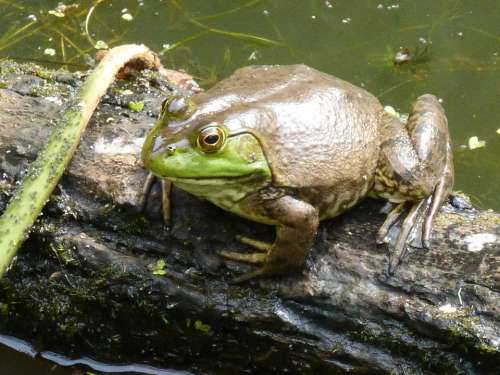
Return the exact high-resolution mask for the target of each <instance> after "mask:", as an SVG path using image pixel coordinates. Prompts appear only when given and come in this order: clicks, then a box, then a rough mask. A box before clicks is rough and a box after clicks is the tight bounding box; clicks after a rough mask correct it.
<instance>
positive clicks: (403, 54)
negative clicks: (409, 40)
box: [394, 47, 411, 65]
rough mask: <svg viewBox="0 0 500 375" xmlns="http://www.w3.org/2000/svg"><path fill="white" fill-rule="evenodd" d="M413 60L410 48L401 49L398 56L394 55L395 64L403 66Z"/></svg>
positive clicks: (397, 53)
mask: <svg viewBox="0 0 500 375" xmlns="http://www.w3.org/2000/svg"><path fill="white" fill-rule="evenodd" d="M410 60H411V53H410V49H409V48H403V47H401V48H400V49H399V51H398V52H396V55H394V64H396V65H401V64H404V63H407V62H410Z"/></svg>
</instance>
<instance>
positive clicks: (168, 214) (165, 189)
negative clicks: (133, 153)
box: [139, 173, 172, 228]
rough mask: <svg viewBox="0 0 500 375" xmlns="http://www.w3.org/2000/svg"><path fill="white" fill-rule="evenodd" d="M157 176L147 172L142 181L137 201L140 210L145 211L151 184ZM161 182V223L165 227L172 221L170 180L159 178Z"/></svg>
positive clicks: (168, 226) (151, 187)
mask: <svg viewBox="0 0 500 375" xmlns="http://www.w3.org/2000/svg"><path fill="white" fill-rule="evenodd" d="M158 179H159V178H158V177H156V176H155V175H154V174H153V173H149V174H148V176H147V177H146V180H145V181H144V185H143V188H142V193H141V197H140V201H139V207H140V209H141V212H145V211H146V206H147V203H148V199H149V196H150V195H151V190H152V189H153V185H154V184H155V182H156V181H157V180H158ZM159 180H160V184H161V212H162V217H163V223H164V224H165V226H166V227H167V228H170V225H171V223H172V206H171V199H170V194H171V191H172V182H171V181H169V180H166V179H159Z"/></svg>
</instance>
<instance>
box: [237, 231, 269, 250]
mask: <svg viewBox="0 0 500 375" xmlns="http://www.w3.org/2000/svg"><path fill="white" fill-rule="evenodd" d="M236 239H237V240H238V241H240V242H241V243H244V244H245V245H249V246H252V247H253V248H254V249H256V250H259V251H263V252H265V253H269V251H270V249H271V247H272V246H273V245H272V244H270V243H268V242H264V241H259V240H255V239H253V238H250V237H245V236H240V235H238V236H236Z"/></svg>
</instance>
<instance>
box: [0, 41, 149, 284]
mask: <svg viewBox="0 0 500 375" xmlns="http://www.w3.org/2000/svg"><path fill="white" fill-rule="evenodd" d="M138 58H139V59H145V60H148V62H149V65H150V66H156V64H155V57H154V55H153V53H152V52H151V51H150V50H149V49H148V48H147V47H145V46H142V45H134V44H130V45H123V46H120V47H116V48H113V49H112V50H110V51H109V52H108V54H107V55H106V56H105V57H104V58H103V60H102V61H101V62H100V63H99V65H98V66H97V67H96V68H95V69H94V71H93V72H92V73H91V74H90V75H89V76H88V78H87V80H86V81H85V83H84V84H83V86H82V87H81V89H80V91H79V92H78V93H77V95H76V97H75V99H74V100H73V101H72V103H71V104H70V105H69V107H68V109H67V110H66V112H65V114H64V116H63V118H62V119H61V121H59V122H58V124H57V125H56V127H55V128H54V130H53V132H52V134H51V136H50V138H49V140H48V142H47V144H46V146H45V148H44V149H43V150H42V151H41V152H40V153H39V155H38V157H37V159H36V160H35V161H34V162H33V163H32V164H31V166H30V168H29V170H28V172H27V174H26V176H25V178H24V181H23V183H22V185H21V186H20V187H19V189H18V190H17V191H16V192H15V195H14V197H13V199H12V200H11V202H10V204H9V206H8V207H7V209H6V210H5V212H4V213H3V215H2V216H1V217H0V278H1V277H3V275H4V274H5V272H6V271H7V269H8V267H9V266H10V264H11V262H12V259H13V258H14V256H15V255H16V252H17V249H18V248H19V247H20V246H21V244H22V243H23V241H24V239H25V238H26V237H27V234H28V232H29V230H30V228H31V226H32V225H33V223H34V222H35V220H36V218H37V217H38V215H39V214H40V212H41V211H42V209H43V207H44V205H45V203H46V202H47V201H48V199H49V197H50V195H51V194H52V191H53V190H54V188H55V187H56V185H57V183H58V182H59V179H60V178H61V176H62V174H63V172H64V170H65V169H66V167H67V166H68V164H69V162H70V160H71V158H72V157H73V155H74V153H75V150H76V148H77V146H78V143H79V141H80V137H81V136H82V134H83V132H84V131H85V128H86V126H87V124H88V122H89V120H90V118H91V116H92V113H93V112H94V110H95V108H96V107H97V104H98V103H99V100H100V99H101V97H102V96H103V95H104V94H105V93H106V90H107V88H108V87H109V86H110V85H111V83H113V81H114V79H115V75H116V73H117V72H118V71H119V70H120V68H122V67H123V66H124V65H125V64H126V63H127V62H128V61H130V60H134V59H138Z"/></svg>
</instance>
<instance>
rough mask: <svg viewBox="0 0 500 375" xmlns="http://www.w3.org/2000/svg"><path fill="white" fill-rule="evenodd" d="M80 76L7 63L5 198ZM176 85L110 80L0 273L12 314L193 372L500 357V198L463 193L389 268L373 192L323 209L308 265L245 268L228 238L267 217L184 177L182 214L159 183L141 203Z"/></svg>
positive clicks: (117, 356) (383, 366)
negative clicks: (197, 191)
mask: <svg viewBox="0 0 500 375" xmlns="http://www.w3.org/2000/svg"><path fill="white" fill-rule="evenodd" d="M80 78H81V75H79V74H69V73H64V72H52V71H45V70H43V69H41V68H39V67H36V66H33V65H23V66H20V65H16V64H14V63H12V62H6V61H4V62H2V63H1V65H0V196H1V198H0V211H2V210H3V209H4V208H5V205H6V203H7V201H8V199H9V197H10V196H11V194H12V193H13V190H14V188H15V186H16V181H18V180H19V179H20V177H21V176H22V173H23V171H24V170H25V169H26V166H27V165H28V163H29V162H30V161H32V160H33V159H34V158H35V156H36V154H37V151H38V150H39V149H40V148H41V147H42V145H43V144H44V141H45V140H46V139H47V138H48V135H49V134H50V131H51V129H52V128H53V124H54V123H55V121H56V120H57V119H58V118H59V117H60V116H61V110H62V108H63V106H64V103H65V102H66V101H67V100H68V99H69V98H70V97H71V96H72V95H74V91H75V87H78V86H79V85H80V84H81V81H80ZM174 89H175V87H173V86H172V85H171V84H168V83H164V82H162V81H161V80H159V79H158V78H157V77H156V76H154V75H153V74H151V73H147V72H146V73H141V74H140V75H139V76H138V77H137V78H136V79H135V80H134V81H131V82H120V83H117V84H116V85H115V86H114V87H113V89H112V90H111V91H110V92H109V93H108V95H107V96H106V97H105V98H104V100H103V103H102V104H101V105H100V107H99V108H98V111H97V112H96V113H95V114H94V116H93V119H92V121H91V124H90V127H89V129H88V131H87V133H86V134H85V135H84V136H83V139H82V142H81V144H80V146H79V148H78V151H77V154H76V155H75V158H74V159H73V161H72V163H71V166H70V168H69V169H68V170H67V172H66V174H65V176H64V177H63V179H62V181H61V183H60V184H59V188H58V191H57V192H56V194H54V196H53V197H52V199H51V201H50V202H49V204H48V206H47V207H46V209H45V210H44V213H43V216H41V217H40V218H39V219H38V221H37V223H36V226H35V228H34V229H33V230H32V232H31V234H30V238H29V239H28V241H27V242H26V243H25V245H24V246H23V248H22V249H21V250H20V252H19V254H18V256H17V259H16V261H15V263H14V265H13V266H12V267H11V269H10V270H9V272H8V273H7V275H6V277H5V278H4V279H3V280H1V281H0V301H1V302H0V316H1V319H0V331H1V332H3V333H6V334H11V335H15V336H18V337H22V338H25V339H28V340H29V341H31V342H36V343H37V349H39V350H52V351H56V352H59V353H63V354H65V355H68V356H71V357H79V356H91V357H94V358H96V359H98V360H102V361H109V362H114V363H118V362H121V363H123V362H140V363H148V364H151V365H154V366H159V367H168V368H176V369H180V370H188V371H191V372H193V373H216V374H240V373H277V374H279V373H293V374H313V373H314V374H317V373H328V374H331V373H333V374H335V373H348V372H349V373H351V372H354V373H370V374H371V373H381V374H386V373H396V374H427V373H429V374H432V373H439V374H455V373H456V374H459V373H460V374H461V373H467V374H489V373H491V374H493V373H495V372H496V371H498V363H499V360H500V337H499V336H500V335H499V332H500V324H499V312H500V311H499V310H500V307H499V302H500V298H499V265H500V256H499V249H500V242H499V241H500V215H498V214H497V213H495V212H492V211H481V210H477V209H474V208H471V207H468V206H467V204H463V200H461V199H459V198H456V199H455V205H454V206H453V205H451V204H448V205H446V206H445V207H444V208H443V209H442V210H441V213H440V215H439V216H438V218H437V222H436V225H435V228H434V232H433V240H432V245H433V249H432V250H431V251H430V252H422V251H418V250H415V251H411V252H410V254H409V256H408V257H407V258H406V259H405V262H404V263H403V264H402V265H401V266H400V267H399V268H398V270H397V271H396V273H395V274H394V275H392V276H390V277H389V276H387V275H386V274H385V270H386V267H387V261H388V259H387V250H386V248H385V247H377V246H376V245H375V235H376V232H377V229H378V227H379V226H380V225H381V224H382V222H383V220H384V215H382V214H381V213H380V212H379V211H380V208H381V207H382V203H381V202H376V201H370V200H366V201H365V202H364V203H362V204H361V205H359V206H358V207H356V208H355V209H353V210H352V211H350V212H349V213H347V214H344V215H342V216H340V217H338V218H336V219H334V220H328V221H325V222H323V223H322V224H321V228H320V231H319V234H318V238H317V241H316V243H315V246H314V248H313V249H312V250H311V252H310V256H309V257H308V260H307V264H306V266H305V268H304V269H303V270H302V271H301V272H299V273H296V274H293V275H290V276H288V277H284V278H279V279H265V280H260V281H256V282H252V283H250V284H244V285H233V284H231V283H230V281H231V279H232V278H233V277H234V276H237V275H239V274H240V273H241V272H243V271H248V270H249V269H250V268H249V267H250V266H244V265H240V264H236V263H233V262H226V261H223V260H222V259H221V258H220V257H219V256H218V255H217V252H218V251H219V250H222V249H230V250H235V249H236V250H241V251H245V250H248V249H247V248H246V247H245V246H244V245H242V244H239V243H238V242H236V240H235V236H236V235H237V234H243V235H246V236H249V237H254V238H258V239H263V240H267V241H271V240H272V238H273V235H274V233H273V228H272V227H267V226H262V225H259V224H256V223H253V222H249V221H246V220H243V219H240V218H238V217H236V216H234V215H232V214H230V213H227V212H225V211H222V210H220V209H218V208H216V207H215V206H213V205H211V204H209V203H207V202H203V201H199V200H197V199H196V198H194V197H192V196H190V195H188V194H186V193H184V192H182V191H180V190H176V189H174V190H173V220H174V221H173V226H172V228H171V229H170V230H166V229H165V228H163V226H162V222H161V218H160V209H159V208H158V206H159V192H158V190H157V191H156V196H157V199H154V197H153V199H151V200H150V203H149V207H148V212H147V215H144V214H142V213H141V212H140V210H139V202H140V193H141V191H142V184H143V182H144V179H145V177H146V174H147V173H146V171H144V170H143V168H142V167H141V162H140V148H141V144H142V140H143V138H144V136H145V134H146V133H147V131H148V129H150V128H151V126H152V124H153V123H154V121H155V118H156V115H157V114H158V109H159V108H160V105H161V102H162V101H163V100H164V99H165V95H168V93H169V92H172V90H174ZM125 90H130V91H132V92H133V93H132V94H131V95H129V94H130V92H127V91H125ZM130 101H144V104H145V106H144V109H143V110H142V111H140V112H133V111H131V110H130V109H129V108H128V103H129V102H130ZM13 225H15V224H13Z"/></svg>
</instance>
